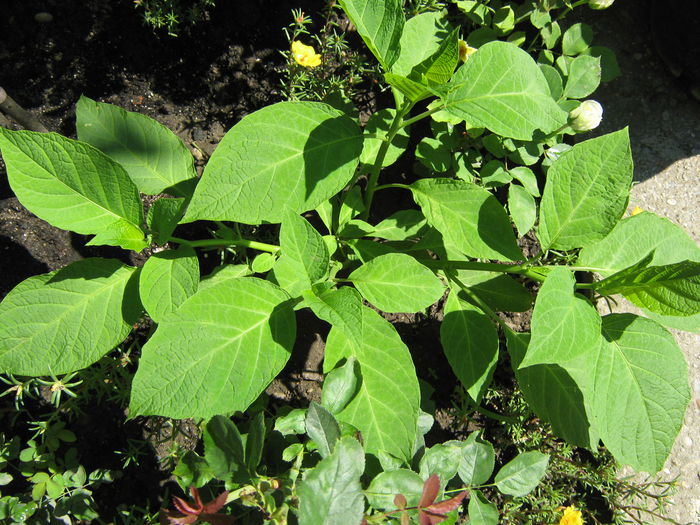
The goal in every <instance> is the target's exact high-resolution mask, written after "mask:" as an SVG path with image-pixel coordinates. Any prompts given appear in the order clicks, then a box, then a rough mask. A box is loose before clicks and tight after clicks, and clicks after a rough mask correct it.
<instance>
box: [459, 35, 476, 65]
mask: <svg viewBox="0 0 700 525" xmlns="http://www.w3.org/2000/svg"><path fill="white" fill-rule="evenodd" d="M458 44H459V59H460V60H461V61H462V62H466V61H467V60H469V57H470V56H472V55H473V54H474V53H476V52H477V49H476V48H475V47H471V46H469V45H467V43H466V42H465V41H464V40H460V41H459V42H458Z"/></svg>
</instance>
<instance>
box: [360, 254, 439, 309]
mask: <svg viewBox="0 0 700 525" xmlns="http://www.w3.org/2000/svg"><path fill="white" fill-rule="evenodd" d="M348 278H349V279H350V280H351V281H352V282H353V284H354V285H355V286H356V287H357V289H358V290H360V293H361V294H362V295H363V297H365V299H367V300H368V301H369V302H370V303H372V304H373V305H374V306H376V307H377V308H379V309H380V310H383V311H385V312H418V311H421V310H423V309H425V308H427V307H428V306H430V305H431V304H433V303H434V302H436V301H437V300H438V299H440V297H442V294H443V293H444V291H445V286H444V285H443V284H442V281H440V279H439V278H438V277H437V276H436V275H435V274H434V273H433V272H432V271H431V270H429V269H428V268H427V267H425V266H423V265H422V264H421V263H419V262H418V261H416V260H415V259H414V258H413V257H411V256H410V255H406V254H403V253H388V254H386V255H380V256H379V257H375V258H374V259H372V260H371V261H368V262H366V263H365V264H363V265H362V266H360V267H359V268H358V269H357V270H355V271H354V272H352V273H351V274H350V276H349V277H348Z"/></svg>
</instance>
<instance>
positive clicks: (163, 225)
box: [146, 198, 185, 245]
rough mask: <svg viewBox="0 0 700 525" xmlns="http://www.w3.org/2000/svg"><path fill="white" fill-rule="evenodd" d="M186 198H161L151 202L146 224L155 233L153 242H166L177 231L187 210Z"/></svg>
mask: <svg viewBox="0 0 700 525" xmlns="http://www.w3.org/2000/svg"><path fill="white" fill-rule="evenodd" d="M184 207H185V199H183V198H178V199H168V198H160V199H158V200H157V201H155V202H154V203H153V204H151V207H150V208H148V215H147V216H146V224H148V228H149V230H150V231H151V234H152V235H153V242H155V243H156V244H160V245H162V244H165V243H166V242H168V240H169V239H170V236H171V235H172V234H173V231H175V227H176V226H177V223H178V222H180V219H181V218H182V214H183V213H184V212H185V210H184Z"/></svg>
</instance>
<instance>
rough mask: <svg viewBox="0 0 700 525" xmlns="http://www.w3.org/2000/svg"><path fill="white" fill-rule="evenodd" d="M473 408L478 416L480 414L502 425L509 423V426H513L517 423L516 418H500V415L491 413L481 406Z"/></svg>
mask: <svg viewBox="0 0 700 525" xmlns="http://www.w3.org/2000/svg"><path fill="white" fill-rule="evenodd" d="M474 408H475V410H476V411H477V412H479V413H480V414H482V415H484V416H486V417H488V418H491V419H495V420H496V421H501V422H503V423H511V424H515V423H518V422H519V419H518V418H517V417H512V416H502V415H501V414H496V412H492V411H491V410H489V409H488V408H484V407H482V406H475V407H474Z"/></svg>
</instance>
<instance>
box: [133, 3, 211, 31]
mask: <svg viewBox="0 0 700 525" xmlns="http://www.w3.org/2000/svg"><path fill="white" fill-rule="evenodd" d="M215 4H216V0H134V6H135V7H136V8H138V9H142V10H143V19H144V21H145V22H146V24H148V25H150V26H152V27H153V28H154V29H165V30H166V31H167V33H168V34H169V35H170V36H177V35H178V33H179V32H180V30H181V29H182V27H183V26H184V27H188V26H192V25H194V24H196V23H197V22H199V21H201V20H202V19H203V18H205V16H206V13H207V9H209V8H212V7H214V5H215Z"/></svg>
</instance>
